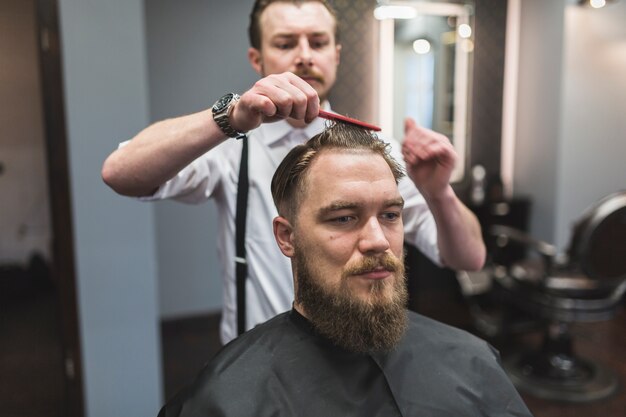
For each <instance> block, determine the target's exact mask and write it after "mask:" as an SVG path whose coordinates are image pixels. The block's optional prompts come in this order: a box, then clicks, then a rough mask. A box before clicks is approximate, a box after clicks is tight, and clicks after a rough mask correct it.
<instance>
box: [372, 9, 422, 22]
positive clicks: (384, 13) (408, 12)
mask: <svg viewBox="0 0 626 417" xmlns="http://www.w3.org/2000/svg"><path fill="white" fill-rule="evenodd" d="M374 17H375V18H376V19H378V20H383V19H414V18H415V17H417V11H416V10H415V8H414V7H411V6H393V5H380V6H378V7H376V9H374Z"/></svg>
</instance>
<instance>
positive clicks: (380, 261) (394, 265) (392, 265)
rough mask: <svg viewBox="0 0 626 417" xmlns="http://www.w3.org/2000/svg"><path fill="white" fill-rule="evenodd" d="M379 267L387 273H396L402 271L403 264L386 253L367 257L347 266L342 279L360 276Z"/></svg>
mask: <svg viewBox="0 0 626 417" xmlns="http://www.w3.org/2000/svg"><path fill="white" fill-rule="evenodd" d="M381 267H382V268H383V269H385V270H387V271H389V272H398V271H400V270H402V268H403V264H402V261H401V260H400V259H398V258H396V257H395V256H393V255H390V254H388V253H385V254H383V255H381V256H376V257H375V256H368V257H366V258H363V259H362V260H360V261H358V262H357V263H355V264H352V265H348V266H347V267H346V269H345V270H344V272H343V274H342V275H343V277H344V278H346V277H349V276H350V275H362V274H366V273H368V272H372V271H374V270H375V269H377V268H381Z"/></svg>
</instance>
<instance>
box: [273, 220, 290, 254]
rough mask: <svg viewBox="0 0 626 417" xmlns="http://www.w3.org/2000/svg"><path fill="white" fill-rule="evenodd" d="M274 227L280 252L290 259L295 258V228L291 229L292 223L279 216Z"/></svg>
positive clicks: (274, 222)
mask: <svg viewBox="0 0 626 417" xmlns="http://www.w3.org/2000/svg"><path fill="white" fill-rule="evenodd" d="M272 225H273V226H274V238H275V239H276V243H278V247H279V248H280V251H281V252H282V253H283V255H285V256H286V257H288V258H291V257H293V255H294V248H293V227H291V223H289V221H288V220H287V219H285V218H284V217H282V216H278V217H275V218H274V221H273V222H272Z"/></svg>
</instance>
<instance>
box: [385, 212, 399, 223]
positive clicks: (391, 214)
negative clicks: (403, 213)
mask: <svg viewBox="0 0 626 417" xmlns="http://www.w3.org/2000/svg"><path fill="white" fill-rule="evenodd" d="M383 218H384V219H385V220H387V221H394V220H398V219H399V218H400V213H399V212H395V211H390V212H387V213H383Z"/></svg>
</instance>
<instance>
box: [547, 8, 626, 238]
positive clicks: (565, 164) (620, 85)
mask: <svg viewBox="0 0 626 417" xmlns="http://www.w3.org/2000/svg"><path fill="white" fill-rule="evenodd" d="M564 51H565V57H564V62H563V63H564V69H563V100H562V109H563V118H562V124H561V135H560V143H559V155H561V163H560V164H559V172H558V183H559V189H558V195H557V213H558V216H557V217H556V220H557V221H556V225H555V226H556V242H557V244H559V245H560V246H565V245H567V242H568V240H569V236H570V233H569V232H570V229H571V224H572V221H573V220H574V219H576V218H578V217H579V216H580V215H581V213H582V212H583V211H584V210H585V208H586V207H588V206H589V205H590V204H591V203H592V202H594V201H596V200H598V199H600V198H602V197H604V196H606V195H608V194H610V193H612V192H615V191H618V190H626V2H624V1H621V2H618V3H615V4H612V5H609V6H607V7H605V8H603V9H601V10H593V9H588V8H581V7H576V6H570V7H568V8H567V9H566V13H565V49H564Z"/></svg>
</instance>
